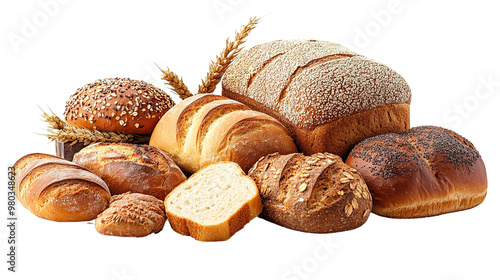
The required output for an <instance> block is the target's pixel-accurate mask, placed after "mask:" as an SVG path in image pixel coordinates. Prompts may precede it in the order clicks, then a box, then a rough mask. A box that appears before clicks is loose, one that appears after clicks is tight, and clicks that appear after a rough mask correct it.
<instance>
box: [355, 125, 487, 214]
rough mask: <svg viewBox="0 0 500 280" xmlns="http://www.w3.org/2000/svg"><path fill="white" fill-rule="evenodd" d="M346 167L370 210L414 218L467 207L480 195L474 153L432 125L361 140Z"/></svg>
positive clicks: (480, 170)
mask: <svg viewBox="0 0 500 280" xmlns="http://www.w3.org/2000/svg"><path fill="white" fill-rule="evenodd" d="M346 163H347V164H349V165H350V166H352V167H353V168H355V169H357V170H358V172H359V173H360V174H361V175H362V176H363V177H364V178H365V180H366V183H367V185H368V187H369V189H370V192H371V193H372V196H373V202H374V206H373V212H374V213H376V214H379V215H382V216H386V217H392V218H418V217H428V216H435V215H440V214H444V213H450V212H455V211H460V210H465V209H469V208H472V207H475V206H477V205H479V204H480V203H481V202H482V201H483V200H484V198H485V196H486V190H487V177H486V169H485V166H484V162H483V161H482V159H481V156H480V155H479V153H478V151H477V150H476V149H475V148H474V146H473V145H472V143H470V142H469V141H468V140H467V139H465V138H464V137H462V136H460V135H458V134H456V133H455V132H453V131H451V130H447V129H444V128H440V127H435V126H421V127H415V128H412V129H410V130H408V131H405V132H403V133H401V134H386V135H379V136H376V137H372V138H369V139H366V140H364V141H363V142H361V143H359V144H358V145H356V147H355V148H354V149H353V150H352V151H351V153H350V154H349V157H348V158H347V160H346Z"/></svg>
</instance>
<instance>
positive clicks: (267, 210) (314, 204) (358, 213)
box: [248, 153, 372, 233]
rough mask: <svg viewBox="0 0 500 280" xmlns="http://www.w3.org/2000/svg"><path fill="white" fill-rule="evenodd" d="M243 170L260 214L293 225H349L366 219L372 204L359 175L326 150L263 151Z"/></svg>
mask: <svg viewBox="0 0 500 280" xmlns="http://www.w3.org/2000/svg"><path fill="white" fill-rule="evenodd" d="M248 175H249V176H250V177H252V178H253V179H254V180H255V182H256V184H257V187H258V188H259V191H260V196H261V199H262V204H263V211H262V214H261V217H262V218H264V219H266V220H269V221H271V222H273V223H276V224H278V225H281V226H284V227H287V228H291V229H294V230H299V231H304V232H314V233H327V232H338V231H345V230H350V229H354V228H357V227H359V226H361V225H362V224H364V223H365V222H366V220H367V219H368V216H369V214H370V211H371V208H372V201H371V196H370V193H369V191H368V188H367V187H366V184H365V182H364V180H363V178H362V177H361V176H360V175H359V174H358V173H357V172H356V171H355V170H354V169H352V168H350V167H349V166H347V165H346V164H344V163H343V162H342V159H341V158H340V157H338V156H336V155H333V154H330V153H316V154H314V155H312V156H305V155H303V154H298V153H295V154H289V155H279V154H271V155H267V156H265V157H263V158H262V159H260V160H259V161H258V162H257V163H256V164H255V165H254V166H253V167H252V168H251V169H250V171H249V172H248Z"/></svg>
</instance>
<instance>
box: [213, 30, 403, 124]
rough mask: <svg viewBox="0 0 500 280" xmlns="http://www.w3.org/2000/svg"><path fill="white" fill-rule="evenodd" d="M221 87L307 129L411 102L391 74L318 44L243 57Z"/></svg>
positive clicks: (279, 46)
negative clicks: (362, 112) (369, 110)
mask: <svg viewBox="0 0 500 280" xmlns="http://www.w3.org/2000/svg"><path fill="white" fill-rule="evenodd" d="M222 86H223V89H224V90H229V91H231V92H233V93H235V94H239V95H242V96H245V97H249V98H251V99H253V100H255V101H256V102H258V103H260V104H262V105H264V106H265V107H267V108H269V109H272V110H274V111H276V112H278V113H279V114H281V115H282V116H283V117H285V118H287V119H288V120H289V121H290V122H291V123H293V124H295V125H297V126H299V127H302V128H307V129H311V128H314V127H315V126H318V125H321V124H324V123H329V122H332V121H334V120H336V119H338V118H342V117H345V116H348V115H351V114H353V113H356V112H359V111H362V110H368V109H373V108H375V107H378V106H382V105H386V104H401V103H408V104H409V103H410V100H411V92H410V88H409V86H408V84H407V83H406V81H405V80H404V79H403V78H402V77H401V76H400V75H399V74H398V73H396V72H395V71H393V70H392V69H390V68H388V67H387V66H385V65H383V64H381V63H379V62H376V61H374V60H372V59H369V58H366V57H364V56H361V55H358V54H356V53H354V52H352V51H350V50H348V49H347V48H345V47H343V46H341V45H338V44H335V43H330V42H326V41H316V40H292V41H282V40H278V41H272V42H269V43H265V44H262V45H258V46H255V47H253V48H251V49H249V50H247V51H244V52H242V53H241V54H240V55H238V56H237V57H236V59H235V60H234V61H233V62H232V63H231V64H230V66H229V67H228V69H227V71H226V74H225V76H224V79H223V81H222Z"/></svg>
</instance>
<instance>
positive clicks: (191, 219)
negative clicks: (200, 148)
mask: <svg viewBox="0 0 500 280" xmlns="http://www.w3.org/2000/svg"><path fill="white" fill-rule="evenodd" d="M165 210H166V213H167V217H168V221H169V222H170V225H171V226H172V229H174V230H175V231H176V232H178V233H180V234H183V235H190V236H192V237H193V238H195V239H196V240H200V241H220V240H227V239H229V238H230V237H231V236H233V235H234V234H235V233H236V232H237V231H239V230H240V229H242V228H243V227H244V226H245V225H246V224H247V223H248V222H250V220H252V219H253V218H255V217H257V216H258V215H259V213H260V212H261V211H262V203H261V201H260V197H259V191H258V190H257V187H256V186H255V182H254V181H253V180H252V179H251V178H250V177H248V176H246V175H245V173H243V170H242V169H241V168H240V167H239V166H238V165H237V164H236V163H234V162H218V163H213V164H210V165H208V166H206V167H204V168H203V169H201V170H199V171H198V172H196V173H195V174H193V175H192V176H191V177H189V179H188V180H187V181H185V182H183V183H181V184H180V185H179V186H178V187H177V188H175V189H174V190H173V191H172V192H171V193H170V194H169V195H168V196H167V198H166V199H165Z"/></svg>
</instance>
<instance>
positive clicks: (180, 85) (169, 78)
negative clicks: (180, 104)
mask: <svg viewBox="0 0 500 280" xmlns="http://www.w3.org/2000/svg"><path fill="white" fill-rule="evenodd" d="M155 65H156V64H155ZM156 67H158V69H160V71H161V72H162V73H163V77H162V78H161V79H162V80H164V81H165V84H166V85H168V86H169V87H170V89H171V90H173V91H174V92H176V93H177V94H178V95H179V97H180V98H181V99H186V98H188V97H190V96H192V95H193V94H192V93H191V92H189V89H188V88H187V86H186V84H184V81H183V80H182V78H180V77H179V76H177V75H176V74H175V73H174V72H172V71H170V69H169V68H168V67H167V69H166V70H163V69H161V68H160V67H159V66H158V65H156Z"/></svg>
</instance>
